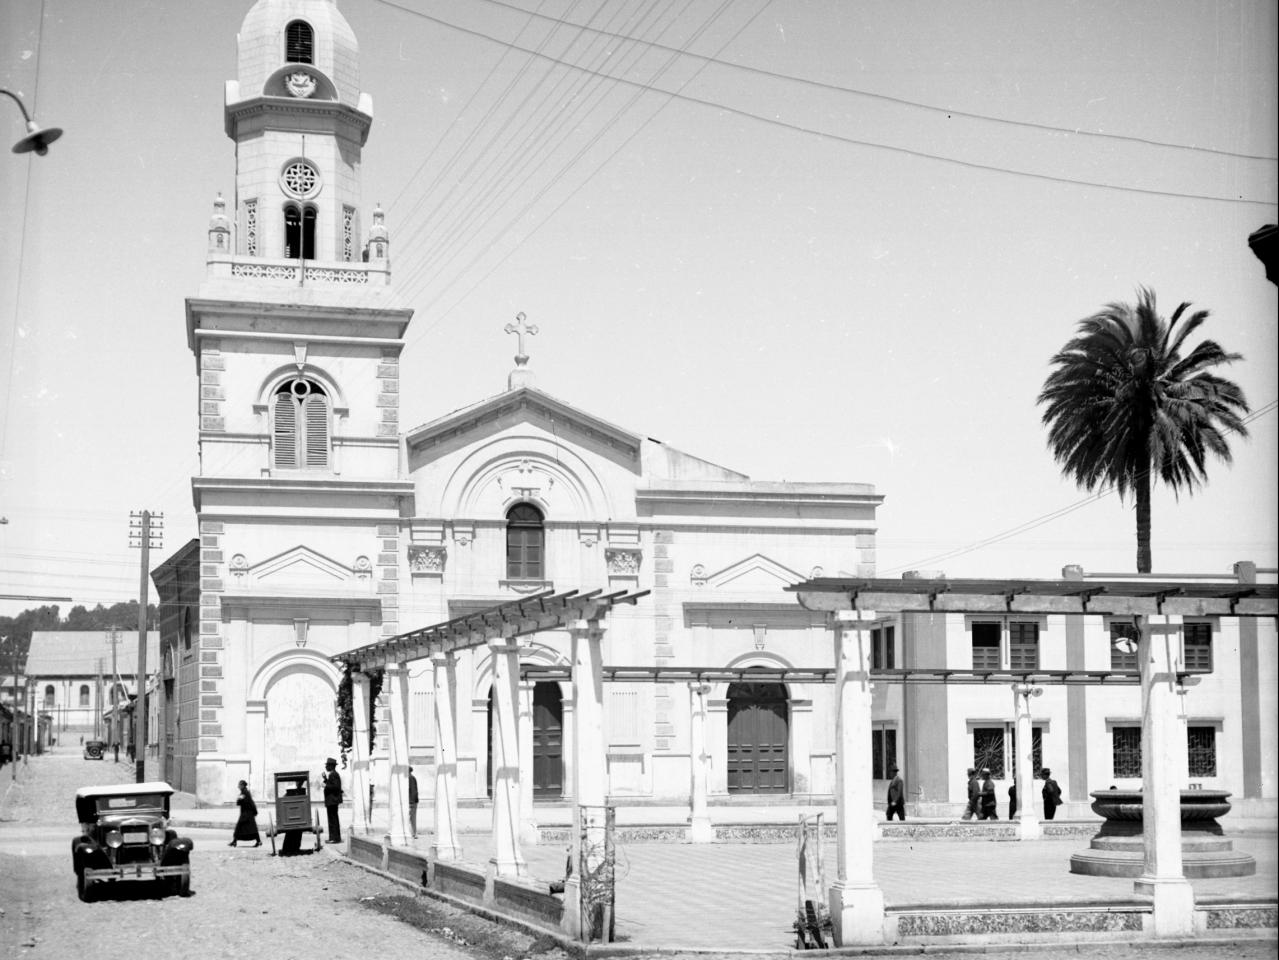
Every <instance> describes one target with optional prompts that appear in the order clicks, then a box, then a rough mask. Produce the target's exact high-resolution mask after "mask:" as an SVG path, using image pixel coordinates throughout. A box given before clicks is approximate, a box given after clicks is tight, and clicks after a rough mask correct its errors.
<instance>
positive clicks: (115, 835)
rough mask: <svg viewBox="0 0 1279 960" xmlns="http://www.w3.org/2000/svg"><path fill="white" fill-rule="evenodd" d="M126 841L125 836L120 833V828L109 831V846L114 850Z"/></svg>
mask: <svg viewBox="0 0 1279 960" xmlns="http://www.w3.org/2000/svg"><path fill="white" fill-rule="evenodd" d="M123 843H124V837H123V836H121V835H120V831H119V830H108V831H107V846H108V847H110V848H111V849H112V850H115V849H118V848H119V847H120V846H121V845H123Z"/></svg>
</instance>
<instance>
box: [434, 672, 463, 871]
mask: <svg viewBox="0 0 1279 960" xmlns="http://www.w3.org/2000/svg"><path fill="white" fill-rule="evenodd" d="M431 667H432V671H433V672H432V679H433V681H434V692H435V698H434V699H435V840H434V842H433V843H432V844H431V856H432V857H433V858H434V859H436V860H456V859H458V858H459V857H460V856H461V855H462V848H461V847H460V846H459V845H458V842H457V840H458V836H457V835H458V827H457V661H456V660H455V659H454V657H453V654H451V653H436V654H433V655H432V656H431Z"/></svg>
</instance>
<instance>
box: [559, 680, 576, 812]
mask: <svg viewBox="0 0 1279 960" xmlns="http://www.w3.org/2000/svg"><path fill="white" fill-rule="evenodd" d="M566 687H567V689H565V688H566ZM560 707H561V709H562V710H563V711H564V712H563V714H562V715H561V718H560V723H561V725H562V726H561V728H560V736H561V737H562V738H563V739H562V740H561V741H560V744H561V746H560V755H561V756H562V757H563V761H562V763H563V769H562V771H561V773H560V776H561V777H562V778H563V781H562V783H563V786H562V788H561V791H560V799H561V800H568V801H569V802H572V800H573V731H574V730H576V729H577V723H576V721H575V720H574V719H573V718H574V716H575V714H574V712H573V682H572V681H571V680H570V681H569V682H568V683H567V684H565V683H561V684H560Z"/></svg>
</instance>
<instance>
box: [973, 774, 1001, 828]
mask: <svg viewBox="0 0 1279 960" xmlns="http://www.w3.org/2000/svg"><path fill="white" fill-rule="evenodd" d="M981 776H982V781H981V812H980V813H978V815H977V819H978V820H998V819H999V801H998V800H997V799H996V797H995V781H994V780H992V779H991V778H990V768H989V767H982V770H981Z"/></svg>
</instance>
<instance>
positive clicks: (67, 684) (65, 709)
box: [26, 630, 160, 740]
mask: <svg viewBox="0 0 1279 960" xmlns="http://www.w3.org/2000/svg"><path fill="white" fill-rule="evenodd" d="M111 638H112V634H111V631H109V630H36V631H34V632H33V633H32V634H31V646H30V649H29V650H28V653H27V669H26V677H27V682H28V684H29V685H30V689H31V697H32V698H33V699H32V706H33V708H34V709H35V710H36V711H39V712H42V713H47V714H49V717H50V720H51V730H50V734H51V736H52V737H53V738H54V739H55V740H60V739H62V737H63V736H67V735H71V734H74V735H75V736H76V737H77V738H78V737H80V736H82V735H83V736H89V735H91V734H92V733H93V731H94V728H95V725H98V724H100V723H101V718H102V715H103V714H104V713H106V712H108V711H110V710H111V709H112V706H113V705H114V704H117V703H118V704H121V705H123V704H127V703H128V700H129V698H130V697H132V696H136V695H137V663H138V634H137V631H136V630H133V631H130V630H119V631H117V632H116V638H117V643H116V644H115V646H114V650H115V661H114V662H115V670H116V674H115V675H114V676H113V674H112V649H113V646H112V639H111ZM159 652H160V634H159V631H156V630H152V631H149V632H148V633H147V663H148V673H150V672H151V671H152V670H154V669H155V667H156V666H157V665H158V663H159ZM113 691H114V693H113Z"/></svg>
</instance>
